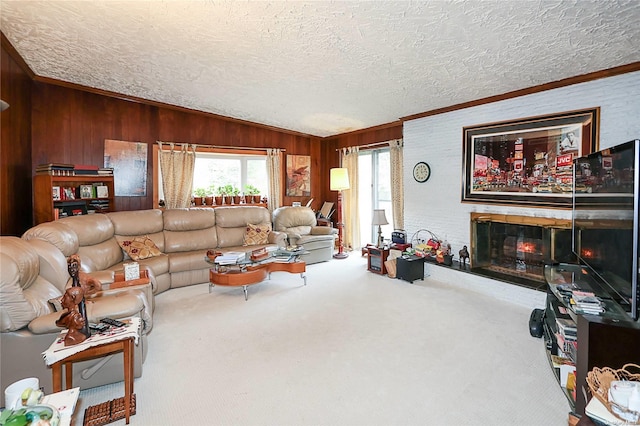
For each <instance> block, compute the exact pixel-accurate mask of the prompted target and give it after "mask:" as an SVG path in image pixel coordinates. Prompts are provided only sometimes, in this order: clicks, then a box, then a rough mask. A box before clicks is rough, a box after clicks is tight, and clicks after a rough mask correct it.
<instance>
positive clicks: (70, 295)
mask: <svg viewBox="0 0 640 426" xmlns="http://www.w3.org/2000/svg"><path fill="white" fill-rule="evenodd" d="M83 300H84V290H82V287H80V286H78V287H69V288H68V289H67V291H66V292H65V293H64V295H63V296H62V299H61V300H60V302H61V303H62V307H63V308H65V309H66V310H67V311H66V312H65V313H63V314H62V315H61V316H60V318H59V319H58V320H57V321H56V325H57V326H58V327H67V328H68V329H69V331H67V335H66V336H65V338H64V345H65V346H71V345H75V344H78V343H81V342H84V341H85V340H86V339H87V337H88V336H86V335H85V334H84V333H83V332H82V329H84V328H85V327H86V326H87V323H86V321H85V319H84V318H83V316H82V314H81V313H80V311H79V310H78V305H79V304H80V303H82V302H83Z"/></svg>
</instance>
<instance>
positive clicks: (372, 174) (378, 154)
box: [358, 148, 393, 245]
mask: <svg viewBox="0 0 640 426" xmlns="http://www.w3.org/2000/svg"><path fill="white" fill-rule="evenodd" d="M358 188H359V194H358V195H359V199H358V203H359V207H360V212H359V214H360V237H361V238H360V239H361V241H362V243H363V245H365V244H367V243H373V244H375V243H376V241H377V239H378V227H377V226H373V225H372V224H371V219H372V217H373V210H374V209H384V211H385V215H386V217H387V221H388V222H389V224H388V225H383V226H382V236H383V237H384V238H385V239H390V238H391V231H393V223H392V222H393V212H392V205H391V190H392V189H391V166H390V154H389V148H384V149H372V150H367V151H360V153H359V156H358Z"/></svg>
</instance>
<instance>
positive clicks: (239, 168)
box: [193, 152, 269, 195]
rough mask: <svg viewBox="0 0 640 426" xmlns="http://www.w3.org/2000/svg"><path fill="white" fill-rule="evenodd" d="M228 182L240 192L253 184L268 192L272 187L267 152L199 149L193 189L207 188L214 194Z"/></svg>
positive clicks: (208, 193)
mask: <svg viewBox="0 0 640 426" xmlns="http://www.w3.org/2000/svg"><path fill="white" fill-rule="evenodd" d="M225 185H232V186H234V187H236V188H238V189H239V190H240V192H244V191H245V189H246V187H247V185H251V186H254V187H255V188H257V189H258V190H259V191H260V193H261V194H266V193H267V192H268V190H269V176H268V174H267V159H266V156H264V155H233V154H219V153H205V152H196V163H195V166H194V170H193V191H194V192H195V191H196V190H198V189H203V190H204V191H205V192H206V195H211V194H214V193H215V192H216V190H217V189H218V188H219V187H221V186H225Z"/></svg>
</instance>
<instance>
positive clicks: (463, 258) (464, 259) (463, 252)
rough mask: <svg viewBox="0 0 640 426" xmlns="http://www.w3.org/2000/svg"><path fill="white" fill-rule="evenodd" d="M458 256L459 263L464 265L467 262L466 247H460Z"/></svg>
mask: <svg viewBox="0 0 640 426" xmlns="http://www.w3.org/2000/svg"><path fill="white" fill-rule="evenodd" d="M458 255H460V263H461V264H463V265H466V264H467V260H469V250H467V246H462V250H460V251H459V252H458Z"/></svg>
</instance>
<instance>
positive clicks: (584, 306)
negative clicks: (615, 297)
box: [571, 290, 604, 315]
mask: <svg viewBox="0 0 640 426" xmlns="http://www.w3.org/2000/svg"><path fill="white" fill-rule="evenodd" d="M571 307H572V308H573V310H574V312H575V313H577V314H590V315H600V314H601V313H603V312H604V305H603V304H602V301H601V300H600V299H599V298H598V297H597V296H596V295H595V294H593V293H591V292H588V291H575V290H574V292H573V295H572V296H571Z"/></svg>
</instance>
